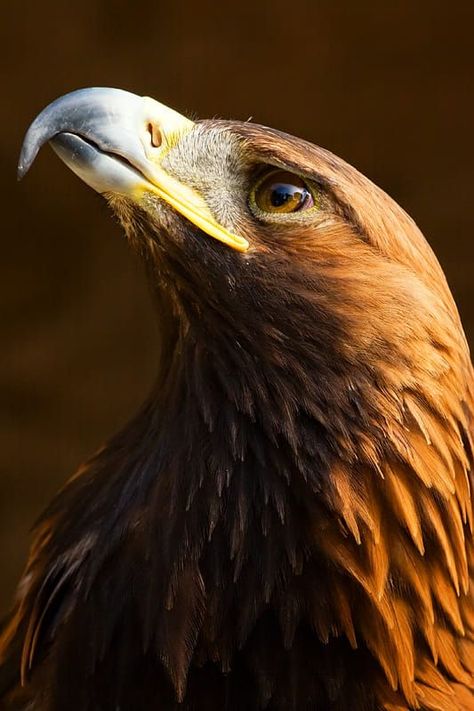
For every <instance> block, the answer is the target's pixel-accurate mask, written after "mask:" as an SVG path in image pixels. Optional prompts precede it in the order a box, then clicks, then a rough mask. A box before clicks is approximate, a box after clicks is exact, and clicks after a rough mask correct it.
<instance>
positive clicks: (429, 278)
mask: <svg viewBox="0 0 474 711" xmlns="http://www.w3.org/2000/svg"><path fill="white" fill-rule="evenodd" d="M61 130H66V129H64V128H63V129H61ZM89 140H90V139H89ZM98 145H99V147H100V145H101V144H100V142H98ZM112 152H113V151H112ZM160 165H162V167H163V169H164V170H165V171H166V173H167V174H169V175H171V176H173V177H174V178H175V179H176V180H178V181H179V182H180V184H185V185H188V186H189V187H191V188H193V189H194V190H196V191H197V192H198V193H199V195H200V196H202V197H203V199H204V200H205V202H206V205H207V206H208V207H209V210H210V212H211V213H212V215H213V216H214V218H215V219H216V221H217V223H218V224H220V225H223V226H224V227H225V228H226V229H227V230H229V231H230V232H231V233H233V234H237V235H240V236H241V237H244V238H245V239H246V240H247V241H248V242H249V245H250V246H249V249H248V251H246V252H240V251H236V250H235V249H232V248H231V247H229V246H227V245H225V244H222V243H220V242H219V241H217V240H214V239H212V237H210V236H208V235H206V234H204V233H203V232H202V231H201V230H199V229H198V228H197V227H195V226H194V225H193V224H192V223H191V222H189V221H187V220H186V219H185V218H184V217H183V216H182V215H181V214H180V213H179V211H178V212H177V211H175V210H174V209H172V208H171V207H170V206H169V205H168V204H167V203H166V201H164V200H162V199H160V198H157V197H156V196H154V195H152V194H150V193H146V192H145V194H144V195H143V196H140V199H137V198H136V197H134V198H133V199H132V197H130V196H124V195H123V194H117V193H114V192H113V191H107V194H106V197H107V199H108V201H109V203H110V204H111V206H112V208H113V210H114V211H115V212H116V214H117V215H118V216H119V218H120V220H121V222H122V224H123V226H124V228H125V231H126V233H127V235H128V237H129V240H130V242H131V244H132V245H133V247H134V248H135V249H137V250H139V252H140V253H141V254H142V255H143V258H144V261H145V263H146V265H147V269H148V273H149V276H150V281H151V284H152V287H153V291H154V294H155V297H156V301H157V311H158V315H159V319H160V324H161V333H162V347H161V352H160V354H159V366H158V378H157V382H156V386H155V388H154V390H153V393H152V395H151V396H150V398H149V400H148V401H147V403H146V404H145V405H144V406H143V408H142V410H141V411H140V412H139V413H138V415H137V416H136V417H135V418H134V419H133V420H132V422H131V423H130V424H129V426H128V427H126V428H125V430H124V431H123V432H121V433H119V434H118V435H116V436H115V437H114V438H113V439H112V440H111V441H110V442H109V443H107V444H106V445H105V446H104V447H103V448H102V450H101V451H99V452H98V453H97V454H96V455H95V456H94V457H93V458H92V459H91V460H90V461H89V462H88V463H87V464H85V465H84V466H83V467H82V468H81V470H80V471H79V472H78V474H77V475H76V476H75V477H73V479H71V480H70V481H69V482H68V483H67V484H66V486H65V487H64V489H63V490H62V491H61V492H60V493H59V494H58V495H57V496H56V498H55V499H54V501H53V502H52V504H51V505H50V507H49V508H48V510H47V511H46V512H45V513H44V514H43V516H42V518H41V520H40V522H39V524H38V526H37V529H36V537H35V541H34V544H33V549H32V552H31V556H30V560H29V563H28V566H27V570H26V573H25V576H24V578H23V580H22V582H21V584H20V587H19V592H18V600H17V604H16V608H15V610H14V612H13V614H12V617H11V619H10V621H9V622H8V623H7V625H6V627H5V630H4V633H3V638H2V641H1V645H0V650H1V659H2V661H3V666H2V667H1V668H0V687H1V689H2V693H3V705H2V706H1V707H0V708H5V709H10V708H11V709H16V708H18V709H41V710H42V711H43V710H45V711H64V709H68V710H70V711H75V710H76V709H77V710H78V711H79V709H80V710H81V711H96V710H99V709H100V710H103V711H109V710H110V711H112V710H119V709H120V711H129V710H130V711H131V710H132V709H133V710H134V711H142V710H145V709H146V710H148V709H157V710H158V711H171V710H173V709H176V710H177V709H183V711H184V710H187V709H189V710H191V709H193V710H196V711H204V710H206V711H208V710H209V709H229V710H230V709H233V710H234V709H235V710H243V709H245V710H248V711H252V710H255V711H256V710H257V709H268V710H269V711H283V710H285V711H287V710H288V711H289V710H293V711H296V710H298V711H305V710H309V709H318V710H324V711H349V710H351V711H381V710H384V711H402V710H405V711H407V710H408V709H421V710H422V711H435V710H441V711H461V710H462V711H470V710H471V709H474V691H473V690H474V676H473V675H474V600H473V585H474V545H473V534H472V517H473V506H472V498H471V486H472V483H473V479H472V473H471V467H472V460H473V450H472V439H471V438H472V431H473V429H472V427H473V423H472V418H473V377H472V367H471V363H470V359H469V353H468V349H467V346H466V342H465V338H464V335H463V332H462V328H461V324H460V321H459V317H458V314H457V311H456V308H455V306H454V303H453V300H452V297H451V295H450V292H449V289H448V287H447V285H446V282H445V279H444V276H443V274H442V272H441V270H440V267H439V265H438V263H437V261H436V259H435V257H434V256H433V254H432V252H431V250H430V248H429V246H428V245H427V243H426V242H425V240H424V238H423V236H422V235H421V233H420V232H419V230H418V229H417V227H416V226H415V224H414V223H413V222H412V220H411V219H410V218H409V217H408V216H407V215H406V214H405V213H404V212H403V210H402V209H401V208H399V207H398V206H397V205H396V204H395V203H394V202H393V201H392V200H391V199H390V198H389V197H388V196H387V195H385V194H384V193H383V192H382V191H381V190H379V189H378V188H376V187H375V186H374V185H373V184H372V183H370V181H368V180H367V179H366V178H364V177H363V176H362V175H360V174H359V173H358V172H357V171H356V170H355V169H353V168H351V167H350V166H348V165H347V164H346V163H344V162H343V161H341V160H340V159H338V158H336V157H335V156H333V155H331V154H330V153H328V152H327V151H324V150H323V149H321V148H318V147H316V146H313V145H311V144H308V143H306V142H304V141H302V140H300V139H296V138H293V137H291V136H287V135H284V134H282V133H279V132H277V131H274V130H271V129H267V128H263V127H260V126H255V125H252V124H240V123H237V122H224V121H214V122H200V123H197V124H195V125H194V126H193V128H192V129H191V130H190V131H189V132H188V133H186V134H185V135H183V136H179V137H178V139H176V141H175V143H173V145H172V146H171V147H170V149H169V152H168V153H167V154H166V155H165V156H164V158H163V160H162V162H161V163H160ZM268 166H270V167H277V168H282V169H285V170H287V171H291V172H292V173H295V174H296V175H298V176H302V177H303V178H304V180H305V181H307V183H308V185H309V186H310V188H311V191H312V193H313V195H314V197H315V200H316V203H317V204H316V207H315V208H312V209H310V210H305V211H297V212H295V213H294V214H293V213H292V214H285V215H283V217H282V216H281V215H277V216H276V217H275V216H274V215H267V216H265V215H262V214H260V213H259V212H258V210H256V209H255V206H253V207H252V204H251V201H250V202H249V195H252V194H253V193H252V190H253V186H254V185H255V184H256V183H257V184H258V180H259V176H260V175H261V174H262V171H264V172H265V171H267V170H268ZM265 174H266V173H265ZM20 681H21V683H20Z"/></svg>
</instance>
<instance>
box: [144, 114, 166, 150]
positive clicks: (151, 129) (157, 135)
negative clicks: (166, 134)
mask: <svg viewBox="0 0 474 711" xmlns="http://www.w3.org/2000/svg"><path fill="white" fill-rule="evenodd" d="M147 131H148V133H149V134H150V139H151V145H152V146H153V147H154V148H159V147H160V146H161V144H162V142H163V137H162V135H161V131H160V129H159V128H158V126H155V125H154V124H153V123H152V122H151V121H150V122H149V123H148V126H147Z"/></svg>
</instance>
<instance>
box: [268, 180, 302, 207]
mask: <svg viewBox="0 0 474 711" xmlns="http://www.w3.org/2000/svg"><path fill="white" fill-rule="evenodd" d="M303 190H304V189H302V188H298V187H296V185H288V183H277V184H276V185H274V186H273V189H272V193H271V196H270V202H271V204H272V206H273V207H282V206H283V205H285V204H286V203H287V202H291V201H292V200H293V199H295V198H296V201H298V202H299V201H300V200H301V198H302V197H303Z"/></svg>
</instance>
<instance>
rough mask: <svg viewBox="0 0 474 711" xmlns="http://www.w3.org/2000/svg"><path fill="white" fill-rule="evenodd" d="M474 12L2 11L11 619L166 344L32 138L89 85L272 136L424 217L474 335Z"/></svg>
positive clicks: (176, 6)
mask: <svg viewBox="0 0 474 711" xmlns="http://www.w3.org/2000/svg"><path fill="white" fill-rule="evenodd" d="M473 26H474V3H472V2H471V1H469V2H467V3H462V4H461V3H457V2H455V1H451V2H449V3H441V2H436V0H434V1H433V0H432V1H430V2H424V1H422V2H420V1H418V2H409V1H406V2H403V1H399V2H391V1H388V2H387V1H385V2H380V1H378V2H377V1H376V0H373V1H372V2H369V1H368V0H357V2H355V1H353V0H346V1H345V2H340V1H337V0H326V1H323V2H320V1H319V0H313V1H311V0H299V1H298V0H273V1H271V0H239V1H237V2H228V3H227V2H225V0H199V1H196V2H182V1H180V0H168V2H164V1H162V0H149V1H148V2H147V3H138V2H134V1H133V0H116V1H115V2H113V1H112V0H80V1H79V2H77V3H71V2H69V1H66V2H61V1H60V0H43V2H36V0H30V1H29V2H28V1H27V0H17V1H16V2H7V0H0V48H1V49H0V52H1V53H3V57H2V56H0V59H1V61H0V79H1V81H0V200H1V212H0V216H1V231H0V234H1V238H2V246H1V260H0V264H1V270H0V271H1V274H0V328H1V341H0V354H1V355H0V357H1V363H0V406H1V411H0V614H2V613H3V612H4V611H6V609H7V607H8V605H9V601H10V599H11V597H12V595H13V590H14V586H15V583H16V580H17V578H18V576H19V574H20V571H21V568H22V566H23V562H24V559H25V556H26V552H27V547H28V544H29V528H30V526H31V524H32V523H33V521H34V520H35V518H36V517H37V515H38V514H39V512H40V511H41V509H42V508H43V507H44V506H45V504H46V503H47V501H48V500H49V499H50V497H51V496H52V494H53V492H54V491H55V490H56V489H57V488H58V487H59V486H60V485H61V483H62V482H63V481H64V480H65V479H66V478H67V477H68V476H69V475H70V474H71V473H72V472H73V471H74V470H75V469H76V467H77V466H78V464H79V463H80V462H81V460H83V459H84V458H85V457H86V456H88V455H89V454H91V453H92V452H93V451H94V450H95V449H96V448H97V447H98V446H99V445H100V444H101V442H102V441H103V440H104V439H105V438H107V437H108V436H109V435H111V434H112V433H113V432H114V431H115V430H116V429H117V428H118V427H120V426H121V425H123V424H124V423H125V422H126V420H127V419H128V418H129V416H130V415H131V414H132V413H133V411H134V410H135V409H136V408H137V406H138V405H139V403H140V402H141V400H142V399H143V398H144V396H145V395H146V393H147V391H148V389H149V387H150V385H151V383H152V381H153V376H154V372H155V363H154V360H155V346H156V343H157V339H158V337H159V328H158V325H157V320H156V318H155V317H154V314H153V312H152V307H151V300H150V298H149V294H148V291H147V287H146V284H145V280H144V275H143V272H142V269H141V265H140V264H139V263H138V262H137V260H136V259H135V258H134V257H133V256H132V255H131V254H130V253H129V251H128V249H127V245H126V243H125V239H124V238H123V237H122V235H121V232H120V229H119V227H118V225H117V224H115V222H114V220H113V219H111V216H110V215H109V214H108V211H107V209H106V207H105V206H104V205H103V204H102V201H101V199H100V198H99V197H98V196H97V195H95V194H94V193H93V192H92V191H90V190H89V189H88V188H87V187H86V186H84V185H83V184H82V183H81V182H80V181H79V180H78V179H77V178H76V177H75V176H74V175H73V174H72V173H71V172H70V171H68V170H67V169H66V168H65V166H64V165H63V164H62V163H61V162H60V161H59V160H58V159H57V158H56V157H55V156H54V155H53V153H52V152H51V151H50V150H49V149H44V150H43V151H42V152H41V154H40V156H39V158H38V160H37V162H36V163H35V165H34V166H33V169H32V170H31V173H30V174H28V176H27V177H26V179H25V180H24V181H23V182H22V183H20V184H17V182H16V180H15V166H16V161H17V157H18V152H19V149H20V145H21V140H22V136H23V134H24V131H25V130H26V128H27V126H28V124H29V122H30V121H31V120H32V119H33V118H34V116H35V115H36V114H37V113H38V111H39V110H41V109H42V108H43V107H44V106H45V105H46V104H47V103H49V102H50V101H51V100H53V99H54V98H56V97H57V96H59V95H61V94H63V93H65V92H67V91H70V90H72V89H76V88H79V87H83V86H94V85H96V86H101V85H102V86H116V87H121V88H124V89H129V90H131V91H134V92H136V93H140V94H149V95H152V96H155V97H156V98H158V99H160V100H161V101H163V102H164V103H167V104H169V105H171V106H172V107H174V108H176V109H178V110H180V111H181V112H185V113H189V114H191V115H193V116H194V115H197V116H200V117H210V116H220V117H225V118H235V119H244V120H245V119H248V118H249V117H253V120H254V121H256V122H259V123H264V124H269V125H273V126H276V127H278V128H281V129H283V130H286V131H288V132H290V133H294V134H297V135H300V136H303V137H305V138H307V139H310V140H312V141H314V142H317V143H319V144H321V145H323V146H325V147H327V148H329V149H331V150H332V151H334V152H335V153H338V154H340V155H341V156H343V157H344V158H346V159H347V160H348V161H349V162H351V163H353V164H354V165H356V166H357V167H358V168H359V169H360V170H362V172H364V173H366V174H367V175H368V176H369V177H371V178H372V179H373V180H374V181H375V182H377V183H379V184H380V185H381V186H382V187H383V188H385V189H386V190H387V191H388V192H389V193H391V194H392V195H393V196H394V197H395V198H396V199H397V200H398V201H399V202H400V203H401V204H402V205H403V206H404V207H405V209H407V210H408V212H409V213H410V214H411V215H412V216H413V217H414V218H415V219H416V221H417V222H418V224H419V225H420V227H421V228H422V229H423V231H424V232H425V234H426V236H427V238H428V239H429V241H430V242H431V244H432V246H433V248H434V249H435V251H436V253H437V254H438V256H439V259H440V261H441V263H442V265H443V267H444V269H445V271H446V273H447V276H448V279H449V282H450V284H451V287H452V289H453V291H454V294H455V297H456V299H457V302H458V305H459V308H460V311H461V315H462V318H463V321H464V325H465V327H466V330H467V333H468V337H469V338H470V339H472V338H473V337H474V303H473V296H474V281H473V275H472V265H473V256H474V239H473V237H474V200H473V188H474V180H473V176H474V167H473V164H474V161H473V159H474V91H473V90H474V81H473V75H474V51H473V29H472V28H473Z"/></svg>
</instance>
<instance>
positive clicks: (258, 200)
mask: <svg viewBox="0 0 474 711" xmlns="http://www.w3.org/2000/svg"><path fill="white" fill-rule="evenodd" d="M250 202H251V205H252V206H253V207H255V208H256V210H257V212H259V213H260V214H264V215H273V216H275V217H277V216H280V215H281V216H287V215H288V216H289V215H291V214H294V213H299V212H303V211H306V210H309V209H311V208H313V207H314V206H315V205H316V200H315V196H314V194H313V191H312V190H311V188H310V187H309V185H308V183H307V182H306V180H304V178H302V177H301V176H299V175H296V174H295V173H291V172H290V171H288V170H284V169H282V168H272V169H271V170H270V171H266V172H265V173H264V175H263V176H261V177H260V178H259V179H258V180H257V182H256V184H255V185H254V187H253V188H252V190H251V193H250Z"/></svg>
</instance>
